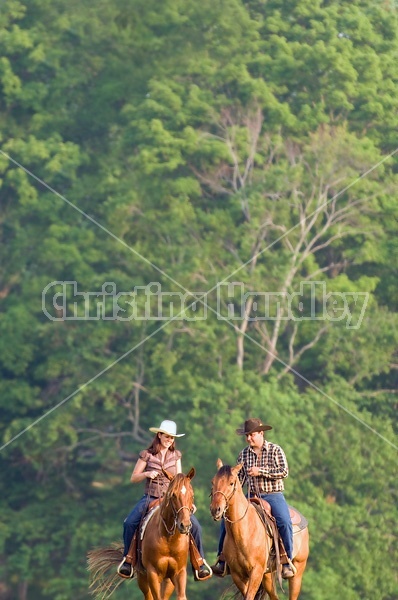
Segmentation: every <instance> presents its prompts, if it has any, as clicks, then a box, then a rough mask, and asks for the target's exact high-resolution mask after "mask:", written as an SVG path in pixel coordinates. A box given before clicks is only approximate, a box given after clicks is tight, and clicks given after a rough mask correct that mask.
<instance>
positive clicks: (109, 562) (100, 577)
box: [87, 543, 123, 600]
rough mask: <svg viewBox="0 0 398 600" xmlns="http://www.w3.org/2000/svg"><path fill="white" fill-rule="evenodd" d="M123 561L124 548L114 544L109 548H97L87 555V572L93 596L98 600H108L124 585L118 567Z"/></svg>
mask: <svg viewBox="0 0 398 600" xmlns="http://www.w3.org/2000/svg"><path fill="white" fill-rule="evenodd" d="M122 559H123V548H122V546H120V544H117V543H114V544H112V546H111V547H109V548H95V549H94V550H90V551H89V552H88V553H87V570H88V572H89V576H90V590H91V594H92V595H93V596H95V598H96V599H97V600H106V598H109V597H110V596H111V595H112V594H113V592H114V591H115V590H116V589H117V588H118V587H119V585H120V584H121V583H123V579H122V578H121V577H119V575H118V574H117V572H116V566H117V565H118V564H120V562H121V561H122Z"/></svg>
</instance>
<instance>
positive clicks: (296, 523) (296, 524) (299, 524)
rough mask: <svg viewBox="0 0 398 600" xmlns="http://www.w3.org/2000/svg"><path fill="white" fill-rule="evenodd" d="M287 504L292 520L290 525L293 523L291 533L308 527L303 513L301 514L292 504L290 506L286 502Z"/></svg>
mask: <svg viewBox="0 0 398 600" xmlns="http://www.w3.org/2000/svg"><path fill="white" fill-rule="evenodd" d="M288 506H289V512H290V518H291V520H292V525H293V534H295V533H298V532H299V531H301V530H302V529H305V528H306V527H308V521H307V519H306V518H305V517H304V515H302V514H301V512H299V511H298V510H297V508H294V506H291V505H290V504H288Z"/></svg>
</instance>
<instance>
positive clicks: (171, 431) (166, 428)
mask: <svg viewBox="0 0 398 600" xmlns="http://www.w3.org/2000/svg"><path fill="white" fill-rule="evenodd" d="M149 431H153V433H165V434H166V435H172V436H173V437H182V436H183V435H185V433H178V434H177V425H176V424H175V423H174V421H167V420H166V421H162V422H161V424H160V426H159V427H150V428H149Z"/></svg>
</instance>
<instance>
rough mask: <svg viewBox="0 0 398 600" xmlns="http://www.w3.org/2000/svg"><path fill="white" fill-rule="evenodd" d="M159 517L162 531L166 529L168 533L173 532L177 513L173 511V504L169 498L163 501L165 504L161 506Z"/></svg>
mask: <svg viewBox="0 0 398 600" xmlns="http://www.w3.org/2000/svg"><path fill="white" fill-rule="evenodd" d="M159 516H160V522H159V526H160V529H164V530H165V532H166V533H169V532H170V531H172V530H173V529H174V520H175V513H174V511H173V507H172V504H171V502H170V501H169V499H168V498H167V497H165V498H164V499H163V502H162V504H161V505H160V511H159ZM167 530H168V531H167Z"/></svg>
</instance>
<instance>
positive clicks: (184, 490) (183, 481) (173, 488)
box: [166, 473, 193, 502]
mask: <svg viewBox="0 0 398 600" xmlns="http://www.w3.org/2000/svg"><path fill="white" fill-rule="evenodd" d="M180 495H182V496H184V498H185V501H187V500H191V501H192V502H193V489H192V486H191V481H190V479H189V478H188V477H186V475H184V474H183V473H177V475H176V476H175V477H174V478H173V480H172V481H171V482H170V485H169V487H168V490H167V492H166V497H167V498H171V496H180Z"/></svg>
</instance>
